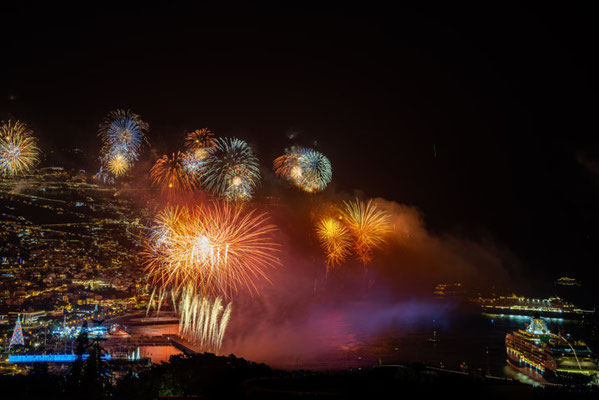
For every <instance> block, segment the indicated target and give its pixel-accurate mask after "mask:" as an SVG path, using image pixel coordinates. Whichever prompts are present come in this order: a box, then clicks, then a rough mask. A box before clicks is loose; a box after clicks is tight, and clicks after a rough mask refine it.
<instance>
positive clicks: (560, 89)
mask: <svg viewBox="0 0 599 400" xmlns="http://www.w3.org/2000/svg"><path fill="white" fill-rule="evenodd" d="M364 7H365V6H364ZM67 11H68V12H67ZM1 14H2V16H1V22H2V23H1V24H0V33H1V39H0V40H1V44H2V62H1V68H2V74H1V75H0V76H1V77H2V80H1V84H0V88H1V92H0V95H1V96H2V99H1V103H0V104H1V107H0V112H1V113H2V116H3V118H6V117H7V116H10V115H12V116H14V117H17V118H21V119H24V120H27V121H28V122H30V123H31V125H32V126H33V127H34V128H35V129H36V131H37V132H38V134H39V136H40V138H41V140H42V142H43V143H44V145H45V146H47V148H50V147H61V146H64V145H65V143H66V144H71V143H72V145H73V146H79V147H83V148H85V149H86V150H88V151H89V153H90V162H93V161H94V160H95V157H96V155H95V154H94V152H97V150H98V148H99V145H100V144H99V141H98V138H97V137H96V133H95V132H96V127H97V124H98V122H99V120H100V119H101V118H102V117H103V116H104V115H105V114H106V113H107V112H108V111H110V110H112V109H115V108H120V107H122V108H131V109H132V110H134V111H135V112H137V113H139V114H141V115H142V117H143V118H144V119H145V120H146V121H148V122H149V123H150V125H151V132H150V140H151V142H152V144H153V146H154V147H156V148H158V149H159V151H161V152H163V151H172V150H174V149H176V148H177V146H178V144H180V140H181V137H182V134H183V133H184V132H185V131H186V130H188V129H192V128H193V129H195V128H200V127H209V128H211V129H212V130H213V131H215V132H216V133H217V134H220V135H228V136H232V135H235V136H239V137H241V138H243V139H246V140H247V141H248V142H250V143H251V144H253V145H254V146H255V147H256V149H257V151H258V153H259V156H260V157H261V159H262V163H263V164H264V165H269V164H270V162H271V160H272V159H273V158H274V157H276V156H277V155H279V154H280V153H281V152H282V150H283V148H284V147H285V146H287V145H289V144H291V142H290V141H289V139H287V136H286V134H287V133H288V132H290V131H293V132H299V133H300V134H299V140H300V142H302V143H304V144H312V143H313V141H314V140H316V141H317V142H318V148H319V149H320V150H321V151H322V152H324V153H325V154H326V155H327V156H328V157H329V158H330V159H331V161H332V163H333V168H334V169H333V174H334V182H335V185H336V188H337V190H342V191H346V192H350V193H351V192H352V191H353V190H355V189H358V190H362V191H363V192H364V193H365V194H367V195H368V196H372V197H374V196H382V197H384V198H386V199H389V200H395V201H398V202H403V203H406V204H409V205H414V206H417V207H419V208H420V209H421V210H422V212H423V214H424V215H425V218H426V223H427V225H428V226H429V228H431V229H432V230H433V231H434V232H437V233H444V232H451V233H457V234H460V235H464V236H467V237H471V238H474V239H477V238H480V237H491V238H493V239H494V240H495V241H497V242H498V243H499V244H500V245H503V246H505V247H507V248H509V249H511V250H512V251H513V252H514V253H515V254H516V255H517V256H518V257H520V259H521V260H522V264H523V265H524V267H525V269H526V271H528V272H529V274H530V276H531V277H535V276H541V274H543V272H548V274H547V276H549V275H551V276H550V279H553V278H554V275H555V274H574V275H577V276H579V277H582V278H588V277H589V276H590V275H591V274H592V273H593V272H594V270H595V269H596V268H597V266H598V261H599V257H598V255H597V251H596V248H597V241H598V239H599V207H598V200H599V190H598V186H597V185H598V184H599V146H598V143H597V139H596V137H597V128H596V120H597V118H596V108H597V101H596V94H597V90H596V89H597V86H596V79H595V77H596V71H597V67H598V65H597V64H598V63H597V39H598V35H597V24H596V21H595V15H596V12H595V10H593V9H584V8H548V6H547V5H545V6H544V7H543V8H532V7H531V8H518V7H508V6H505V7H503V8H499V7H498V8H487V9H482V8H480V9H472V8H462V9H459V8H448V9H397V8H393V9H385V8H380V7H379V8H376V9H370V10H369V9H366V8H359V9H344V8H339V9H322V8H319V9H313V10H306V9H298V8H295V9H294V8H291V9H282V8H268V9H256V8H244V9H208V8H205V9H180V10H174V9H169V10H166V9H160V8H154V9H145V8H144V9H141V8H140V9H135V10H133V9H131V10H124V9H122V8H113V9H97V10H83V9H79V10H78V9H69V10H67V9H64V10H63V9H57V8H55V7H54V5H53V8H48V9H33V8H26V7H23V8H6V9H3V10H2V13H1Z"/></svg>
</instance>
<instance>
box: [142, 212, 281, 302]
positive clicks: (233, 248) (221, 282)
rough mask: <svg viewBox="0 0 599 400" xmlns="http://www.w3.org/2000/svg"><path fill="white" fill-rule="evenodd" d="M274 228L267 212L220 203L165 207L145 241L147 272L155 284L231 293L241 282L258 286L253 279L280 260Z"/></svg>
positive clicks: (216, 292) (206, 291)
mask: <svg viewBox="0 0 599 400" xmlns="http://www.w3.org/2000/svg"><path fill="white" fill-rule="evenodd" d="M275 230H276V228H275V226H274V225H271V224H269V223H268V217H267V216H266V215H265V214H255V213H254V212H253V211H250V212H247V213H245V212H242V210H240V209H238V208H234V207H232V206H229V205H226V204H225V205H222V204H220V203H216V202H215V203H212V204H211V205H201V206H195V207H185V208H167V209H166V210H164V211H163V212H161V213H160V214H159V215H158V217H157V219H156V223H155V226H154V234H153V235H152V238H151V239H150V241H149V242H148V244H147V246H146V251H145V255H146V258H147V269H146V271H147V273H148V277H149V278H150V281H151V283H152V284H153V285H155V286H158V287H163V288H169V287H170V288H174V289H175V290H178V289H180V288H181V287H183V286H184V285H186V284H188V283H190V282H191V283H193V285H194V287H195V288H196V290H197V292H198V293H200V294H201V295H203V296H206V295H225V296H229V295H231V294H232V293H233V292H234V291H236V290H237V289H238V288H239V287H241V286H245V287H248V288H249V289H253V290H256V287H255V285H254V283H253V279H254V278H256V277H262V278H267V277H266V273H265V270H266V269H267V268H268V267H272V266H275V265H277V264H278V263H279V261H278V259H277V257H276V255H275V254H276V252H277V251H278V246H277V245H276V244H275V243H274V242H273V241H272V238H271V236H272V234H273V233H274V231H275Z"/></svg>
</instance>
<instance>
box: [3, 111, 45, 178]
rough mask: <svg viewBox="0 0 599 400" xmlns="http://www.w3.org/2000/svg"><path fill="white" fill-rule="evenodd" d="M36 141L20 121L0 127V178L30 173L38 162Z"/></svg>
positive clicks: (9, 122) (10, 122) (6, 123)
mask: <svg viewBox="0 0 599 400" xmlns="http://www.w3.org/2000/svg"><path fill="white" fill-rule="evenodd" d="M39 153H40V150H39V147H38V143H37V139H36V138H35V137H34V136H33V132H32V131H31V130H30V129H29V128H28V127H27V125H26V124H24V123H23V122H20V121H11V120H9V121H8V122H2V125H0V176H7V177H14V176H19V175H25V174H28V173H30V172H31V171H32V170H33V169H34V168H35V167H36V165H37V164H38V162H39Z"/></svg>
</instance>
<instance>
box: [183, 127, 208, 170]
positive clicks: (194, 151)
mask: <svg viewBox="0 0 599 400" xmlns="http://www.w3.org/2000/svg"><path fill="white" fill-rule="evenodd" d="M214 146H215V140H214V134H213V133H212V132H211V131H210V130H209V129H206V128H204V129H196V130H195V131H193V132H190V133H189V134H188V135H187V137H186V138H185V148H186V152H185V155H184V156H183V162H182V164H183V168H184V169H185V170H186V171H187V172H188V173H190V174H201V173H202V172H203V167H204V166H205V165H206V158H207V157H208V154H209V153H208V151H209V150H210V149H211V148H213V147H214Z"/></svg>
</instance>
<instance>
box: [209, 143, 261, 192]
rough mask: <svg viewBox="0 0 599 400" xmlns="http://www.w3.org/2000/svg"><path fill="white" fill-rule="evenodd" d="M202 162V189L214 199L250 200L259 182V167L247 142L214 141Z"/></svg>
mask: <svg viewBox="0 0 599 400" xmlns="http://www.w3.org/2000/svg"><path fill="white" fill-rule="evenodd" d="M205 163H206V164H205V167H204V168H203V171H202V173H201V182H202V186H204V188H206V189H207V190H208V191H210V192H211V193H212V194H213V195H214V196H218V197H222V198H224V199H226V200H228V201H247V200H250V199H251V198H252V195H253V193H254V189H255V187H256V185H257V184H258V182H259V181H260V168H259V164H258V158H257V157H256V156H255V155H254V152H253V151H252V149H251V148H250V146H248V144H247V143H246V142H244V141H243V140H240V139H235V138H234V139H230V138H218V139H215V140H214V146H213V147H210V148H209V149H208V155H207V156H206V160H205Z"/></svg>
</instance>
